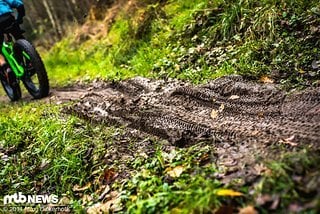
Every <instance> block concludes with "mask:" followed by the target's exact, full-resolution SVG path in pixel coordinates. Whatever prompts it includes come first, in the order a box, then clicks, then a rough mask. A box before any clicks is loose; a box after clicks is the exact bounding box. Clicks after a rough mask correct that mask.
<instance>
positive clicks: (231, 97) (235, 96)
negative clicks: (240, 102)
mask: <svg viewBox="0 0 320 214" xmlns="http://www.w3.org/2000/svg"><path fill="white" fill-rule="evenodd" d="M239 98H240V97H239V96H238V95H231V96H230V97H229V100H236V99H239Z"/></svg>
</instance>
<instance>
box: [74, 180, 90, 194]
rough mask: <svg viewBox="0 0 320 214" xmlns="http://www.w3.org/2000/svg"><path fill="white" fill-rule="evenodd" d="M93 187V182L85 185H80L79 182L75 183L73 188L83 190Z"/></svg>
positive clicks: (76, 190)
mask: <svg viewBox="0 0 320 214" xmlns="http://www.w3.org/2000/svg"><path fill="white" fill-rule="evenodd" d="M90 187H91V183H90V182H89V183H87V184H86V185H85V186H83V187H80V186H79V185H78V184H76V185H74V186H73V188H72V190H73V191H75V192H83V191H85V190H87V189H89V188H90Z"/></svg>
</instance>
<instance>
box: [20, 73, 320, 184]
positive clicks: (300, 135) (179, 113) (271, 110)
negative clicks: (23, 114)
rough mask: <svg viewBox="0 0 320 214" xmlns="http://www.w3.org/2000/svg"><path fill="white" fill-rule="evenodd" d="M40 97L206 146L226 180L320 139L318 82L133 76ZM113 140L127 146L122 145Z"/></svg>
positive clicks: (94, 118) (183, 143) (250, 174)
mask: <svg viewBox="0 0 320 214" xmlns="http://www.w3.org/2000/svg"><path fill="white" fill-rule="evenodd" d="M25 99H26V100H29V99H30V98H29V97H27V98H25ZM46 101H47V102H53V103H58V104H61V103H66V102H69V101H72V103H71V105H67V106H66V107H65V108H64V112H65V113H67V114H74V115H77V116H79V117H81V118H83V119H85V120H88V121H91V122H94V123H99V124H101V123H102V124H105V125H106V126H110V125H112V126H118V127H125V128H126V129H127V130H134V131H133V132H132V131H129V132H130V133H135V135H136V136H135V137H138V138H140V139H144V138H146V136H152V137H156V138H158V139H164V140H167V142H168V143H169V144H170V146H173V147H190V146H192V145H195V144H198V143H200V142H202V143H205V145H210V146H211V147H212V150H213V151H212V152H213V156H214V160H211V161H214V162H215V163H216V164H217V166H218V167H219V168H220V169H222V171H224V172H225V173H224V176H223V177H224V179H226V182H228V181H230V179H233V178H235V177H242V178H244V179H245V180H246V181H247V182H250V180H251V179H252V178H254V177H255V175H258V174H259V172H257V169H256V166H257V164H258V165H259V164H260V163H261V161H262V160H269V159H271V160H277V158H279V157H280V156H281V155H282V153H286V152H290V151H299V150H303V149H305V148H308V149H311V150H314V151H318V148H319V144H320V87H316V88H309V89H305V90H303V91H299V92H295V93H287V92H285V91H282V90H281V89H279V87H278V86H277V85H275V84H259V83H255V82H251V81H249V80H245V79H243V78H242V77H240V76H229V77H223V78H220V79H216V80H213V81H211V82H208V83H207V84H203V85H198V86H193V85H191V84H190V83H185V82H181V81H178V80H151V79H147V78H142V77H136V78H133V79H129V80H125V81H120V82H105V81H95V82H93V83H91V84H90V85H81V84H80V85H76V86H74V87H71V88H70V87H69V88H60V89H53V90H52V92H51V96H50V97H49V98H47V99H46ZM126 139H127V140H128V141H130V136H126ZM118 147H119V148H116V150H121V151H122V150H123V153H126V149H125V145H124V144H122V145H119V146H118ZM122 147H123V148H122ZM146 147H147V146H143V145H141V144H139V145H137V148H136V149H137V150H141V149H142V150H143V148H146ZM122 155H124V154H122V152H119V157H121V156H122ZM132 156H135V155H134V154H132ZM258 171H259V170H258ZM226 175H228V176H226ZM319 183H320V181H319Z"/></svg>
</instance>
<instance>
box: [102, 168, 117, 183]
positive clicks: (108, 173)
mask: <svg viewBox="0 0 320 214" xmlns="http://www.w3.org/2000/svg"><path fill="white" fill-rule="evenodd" d="M117 176H118V173H116V170H115V169H113V168H109V169H105V170H104V175H103V178H104V181H105V182H106V183H107V184H110V183H111V182H112V181H114V179H115V178H116V177H117Z"/></svg>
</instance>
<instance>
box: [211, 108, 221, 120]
mask: <svg viewBox="0 0 320 214" xmlns="http://www.w3.org/2000/svg"><path fill="white" fill-rule="evenodd" d="M223 110H224V104H221V105H220V107H219V109H218V110H215V109H212V111H211V114H210V116H211V118H212V119H215V118H217V117H218V115H219V113H221V112H223Z"/></svg>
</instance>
